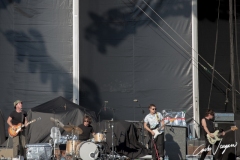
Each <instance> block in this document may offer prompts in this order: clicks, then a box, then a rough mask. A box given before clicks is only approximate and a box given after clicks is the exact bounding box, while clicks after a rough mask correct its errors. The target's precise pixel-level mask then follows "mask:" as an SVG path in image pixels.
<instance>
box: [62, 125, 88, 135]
mask: <svg viewBox="0 0 240 160" xmlns="http://www.w3.org/2000/svg"><path fill="white" fill-rule="evenodd" d="M63 129H64V130H65V131H66V132H73V133H75V134H82V133H83V131H82V129H81V128H79V127H77V126H74V125H64V127H63Z"/></svg>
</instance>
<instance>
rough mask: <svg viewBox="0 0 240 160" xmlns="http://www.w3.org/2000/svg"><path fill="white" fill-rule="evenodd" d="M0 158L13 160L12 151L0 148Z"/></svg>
mask: <svg viewBox="0 0 240 160" xmlns="http://www.w3.org/2000/svg"><path fill="white" fill-rule="evenodd" d="M0 157H1V158H7V159H9V158H10V159H11V158H13V149H12V148H0Z"/></svg>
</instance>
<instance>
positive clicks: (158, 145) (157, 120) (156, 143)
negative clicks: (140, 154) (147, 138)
mask: <svg viewBox="0 0 240 160" xmlns="http://www.w3.org/2000/svg"><path fill="white" fill-rule="evenodd" d="M148 109H149V114H148V115H147V116H146V117H145V118H144V128H145V129H146V130H147V131H148V132H149V133H150V135H151V136H152V137H153V136H154V134H155V133H154V132H153V131H152V130H153V129H156V128H157V127H161V126H162V125H163V124H164V122H163V121H162V120H163V116H162V114H161V113H159V112H157V111H156V110H157V108H156V106H155V105H154V104H150V105H149V107H148ZM148 125H149V127H148ZM163 143H164V135H163V134H160V135H158V136H157V137H156V138H155V139H152V159H153V160H158V158H160V159H162V158H163V156H164V146H163V145H164V144H163ZM156 151H157V152H156Z"/></svg>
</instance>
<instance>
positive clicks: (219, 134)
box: [218, 129, 232, 136]
mask: <svg viewBox="0 0 240 160" xmlns="http://www.w3.org/2000/svg"><path fill="white" fill-rule="evenodd" d="M230 131H232V130H231V129H229V130H226V131H224V132H225V133H228V132H230ZM221 135H222V133H218V136H221Z"/></svg>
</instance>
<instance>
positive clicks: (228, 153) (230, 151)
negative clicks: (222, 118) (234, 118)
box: [214, 122, 236, 159]
mask: <svg viewBox="0 0 240 160" xmlns="http://www.w3.org/2000/svg"><path fill="white" fill-rule="evenodd" d="M235 125H236V123H235V122H214V126H215V128H216V129H218V130H221V129H222V130H224V131H226V130H229V129H231V126H235ZM221 138H223V139H222V141H220V144H219V145H227V144H234V145H235V144H236V132H235V131H230V132H228V133H226V135H225V136H223V137H221ZM215 148H217V146H216V145H215ZM218 152H219V149H218V151H217V152H216V155H218ZM220 154H222V153H220ZM235 157H236V148H235V147H230V148H227V149H226V150H225V152H224V153H223V158H222V159H235Z"/></svg>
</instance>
